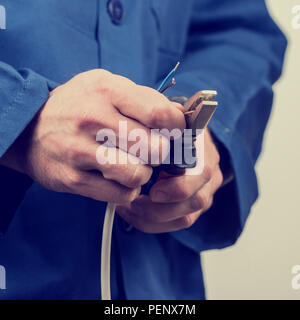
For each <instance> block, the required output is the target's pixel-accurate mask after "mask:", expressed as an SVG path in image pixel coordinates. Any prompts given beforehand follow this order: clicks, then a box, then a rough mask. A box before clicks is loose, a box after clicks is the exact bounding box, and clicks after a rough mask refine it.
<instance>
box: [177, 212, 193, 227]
mask: <svg viewBox="0 0 300 320" xmlns="http://www.w3.org/2000/svg"><path fill="white" fill-rule="evenodd" d="M180 224H181V227H182V228H183V229H188V228H190V227H191V226H192V225H193V224H194V222H193V219H192V218H191V216H189V215H188V216H185V217H182V218H181V221H180Z"/></svg>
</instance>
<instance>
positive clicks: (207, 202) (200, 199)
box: [192, 191, 211, 210]
mask: <svg viewBox="0 0 300 320" xmlns="http://www.w3.org/2000/svg"><path fill="white" fill-rule="evenodd" d="M210 206H211V199H210V198H209V197H208V196H207V195H206V194H205V193H204V192H201V191H199V192H198V193H197V194H196V195H194V196H193V199H192V208H193V209H194V210H200V209H203V210H207V209H208V208H209V207H210Z"/></svg>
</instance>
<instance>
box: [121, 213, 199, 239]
mask: <svg viewBox="0 0 300 320" xmlns="http://www.w3.org/2000/svg"><path fill="white" fill-rule="evenodd" d="M117 213H118V214H119V215H120V216H121V217H122V218H123V219H124V220H126V221H127V222H128V223H129V224H131V225H132V226H134V227H135V228H136V229H138V230H140V231H142V232H145V233H165V232H174V231H178V230H182V229H187V228H189V227H191V226H192V225H193V224H194V223H195V221H196V220H197V219H198V216H199V215H198V213H197V212H196V213H193V214H190V215H188V216H185V217H182V218H179V219H176V220H173V221H170V222H163V223H154V222H151V221H148V220H145V219H144V218H143V217H141V216H138V215H135V214H134V213H133V212H131V211H129V210H128V209H125V208H124V209H123V208H122V209H121V208H118V209H117Z"/></svg>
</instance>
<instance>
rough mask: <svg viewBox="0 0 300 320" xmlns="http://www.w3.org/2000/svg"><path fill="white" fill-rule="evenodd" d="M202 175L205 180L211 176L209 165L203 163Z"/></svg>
mask: <svg viewBox="0 0 300 320" xmlns="http://www.w3.org/2000/svg"><path fill="white" fill-rule="evenodd" d="M202 176H203V177H204V179H205V181H209V180H210V179H211V177H212V168H211V167H210V166H209V165H205V166H204V168H203V172H202Z"/></svg>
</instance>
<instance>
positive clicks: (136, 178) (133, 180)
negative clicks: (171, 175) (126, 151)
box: [127, 165, 151, 188]
mask: <svg viewBox="0 0 300 320" xmlns="http://www.w3.org/2000/svg"><path fill="white" fill-rule="evenodd" d="M149 171H150V172H151V169H150V170H147V168H146V167H145V166H143V165H136V166H134V170H130V173H129V175H128V178H127V185H128V187H131V188H137V187H139V186H141V185H143V184H145V183H146V182H147V181H148V180H149V178H150V174H151V173H150V174H149Z"/></svg>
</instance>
